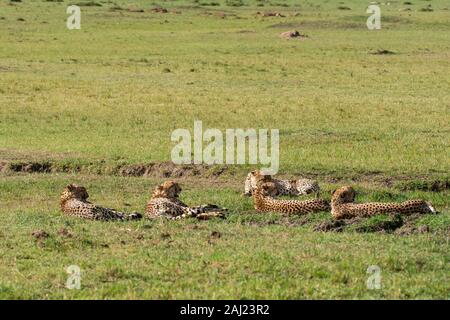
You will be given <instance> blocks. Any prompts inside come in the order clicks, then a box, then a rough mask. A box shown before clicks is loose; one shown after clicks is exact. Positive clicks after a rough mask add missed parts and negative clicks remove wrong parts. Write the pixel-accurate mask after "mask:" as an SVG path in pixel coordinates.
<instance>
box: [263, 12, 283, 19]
mask: <svg viewBox="0 0 450 320" xmlns="http://www.w3.org/2000/svg"><path fill="white" fill-rule="evenodd" d="M256 15H257V16H260V17H280V18H284V17H286V16H285V15H283V14H281V13H279V12H259V11H258V12H256Z"/></svg>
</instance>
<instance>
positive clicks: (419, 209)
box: [331, 186, 436, 219]
mask: <svg viewBox="0 0 450 320" xmlns="http://www.w3.org/2000/svg"><path fill="white" fill-rule="evenodd" d="M355 195H356V192H355V190H354V189H353V188H352V187H349V186H346V187H341V188H339V189H337V190H335V191H334V192H333V195H332V198H331V214H332V215H333V218H335V219H347V218H354V217H368V216H373V215H375V214H380V213H399V214H405V215H407V214H412V213H436V210H435V209H434V208H433V207H432V206H431V204H430V203H427V202H425V201H423V200H409V201H404V202H401V203H381V202H369V203H354V201H355Z"/></svg>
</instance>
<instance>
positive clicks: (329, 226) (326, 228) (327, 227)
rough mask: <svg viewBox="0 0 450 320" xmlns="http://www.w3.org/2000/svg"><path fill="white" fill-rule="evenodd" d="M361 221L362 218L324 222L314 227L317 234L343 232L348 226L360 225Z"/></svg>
mask: <svg viewBox="0 0 450 320" xmlns="http://www.w3.org/2000/svg"><path fill="white" fill-rule="evenodd" d="M361 220H362V219H361V218H353V219H346V220H332V221H324V222H320V223H319V224H317V225H316V226H314V228H313V230H314V231H317V232H332V231H334V232H342V231H343V230H344V228H345V227H346V226H348V225H351V224H356V223H359V222H360V221H361Z"/></svg>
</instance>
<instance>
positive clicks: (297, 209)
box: [253, 177, 330, 214]
mask: <svg viewBox="0 0 450 320" xmlns="http://www.w3.org/2000/svg"><path fill="white" fill-rule="evenodd" d="M256 184H257V185H256V189H255V190H254V192H253V204H254V207H255V210H256V211H258V212H280V213H287V214H308V213H313V212H321V211H329V210H330V204H329V203H328V202H327V201H325V200H323V199H311V200H305V201H299V200H279V199H274V198H273V197H274V196H275V195H277V194H278V192H279V189H278V186H277V184H276V183H275V182H273V181H266V180H265V178H264V177H259V178H258V179H257V181H256Z"/></svg>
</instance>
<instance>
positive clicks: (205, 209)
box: [145, 181, 226, 220]
mask: <svg viewBox="0 0 450 320" xmlns="http://www.w3.org/2000/svg"><path fill="white" fill-rule="evenodd" d="M180 192H181V187H180V185H179V184H178V183H176V182H174V181H166V182H164V183H163V184H162V185H160V186H158V187H156V188H155V190H154V191H153V193H152V198H151V199H150V201H149V202H148V203H147V207H146V209H145V215H146V216H147V217H148V218H159V217H165V218H168V219H171V220H178V219H183V218H190V217H195V218H197V219H202V220H206V219H209V218H214V217H219V218H223V217H224V212H225V211H226V209H223V208H219V207H218V206H216V205H211V204H207V205H201V206H197V207H188V206H187V205H186V204H185V203H183V202H182V201H181V200H180V199H179V198H178V196H179V194H180Z"/></svg>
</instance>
